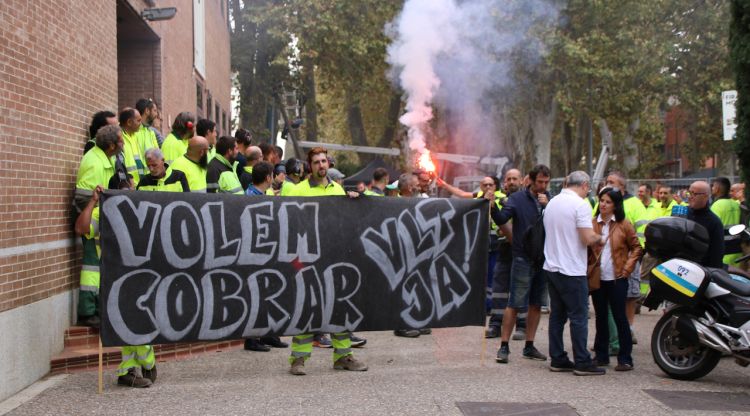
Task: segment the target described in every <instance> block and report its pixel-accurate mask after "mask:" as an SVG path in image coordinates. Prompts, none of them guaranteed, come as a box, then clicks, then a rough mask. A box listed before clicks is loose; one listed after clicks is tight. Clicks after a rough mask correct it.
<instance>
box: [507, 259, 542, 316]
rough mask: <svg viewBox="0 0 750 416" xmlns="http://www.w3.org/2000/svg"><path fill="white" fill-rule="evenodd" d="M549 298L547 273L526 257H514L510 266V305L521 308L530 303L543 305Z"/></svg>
mask: <svg viewBox="0 0 750 416" xmlns="http://www.w3.org/2000/svg"><path fill="white" fill-rule="evenodd" d="M546 299H547V275H546V273H545V271H544V270H542V268H541V267H534V266H532V265H531V262H530V261H529V260H528V259H527V258H525V257H513V265H512V266H510V297H509V300H508V306H510V307H511V308H513V309H521V308H525V307H528V306H529V305H534V306H543V305H545V304H546V302H545V301H546Z"/></svg>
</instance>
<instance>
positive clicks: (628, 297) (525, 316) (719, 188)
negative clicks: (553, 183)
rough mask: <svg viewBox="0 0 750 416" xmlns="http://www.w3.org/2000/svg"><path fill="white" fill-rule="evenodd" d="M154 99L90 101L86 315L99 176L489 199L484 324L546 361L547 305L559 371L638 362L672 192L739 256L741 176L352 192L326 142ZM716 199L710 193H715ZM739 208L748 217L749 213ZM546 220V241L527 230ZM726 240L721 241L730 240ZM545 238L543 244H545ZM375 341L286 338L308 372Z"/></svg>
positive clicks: (139, 182)
mask: <svg viewBox="0 0 750 416" xmlns="http://www.w3.org/2000/svg"><path fill="white" fill-rule="evenodd" d="M158 114H159V113H158V108H157V106H156V103H154V102H153V101H152V100H150V99H141V100H138V102H137V103H136V105H135V106H134V107H132V108H131V107H127V108H124V109H122V110H121V111H120V112H119V114H117V115H116V114H114V113H112V112H108V111H102V112H99V113H96V114H95V115H94V117H93V118H92V122H91V126H90V128H89V134H90V136H91V137H90V140H89V141H88V142H87V143H86V146H85V148H84V155H83V158H82V160H81V163H80V167H79V170H78V175H77V180H76V188H75V205H76V207H77V220H76V225H75V229H76V232H77V233H78V234H80V235H81V236H82V237H83V267H82V270H81V277H80V292H79V303H78V316H79V322H80V324H82V325H87V326H93V327H97V326H98V325H99V324H100V319H99V311H98V304H99V299H98V295H99V257H100V254H101V253H100V246H99V244H98V238H99V236H98V207H97V203H98V199H99V193H100V192H101V191H102V190H103V189H106V188H108V189H129V190H137V191H162V192H208V193H214V192H219V193H231V194H245V195H248V196H253V195H269V196H299V197H304V196H328V195H349V196H350V197H358V196H359V195H366V196H368V197H370V196H372V197H381V196H386V197H387V196H391V197H422V198H425V197H430V196H433V195H434V194H435V193H436V192H435V191H436V190H440V189H442V190H443V192H444V193H448V194H451V195H453V196H454V197H459V198H483V199H486V200H488V201H489V204H490V206H491V210H490V212H491V217H492V221H491V226H490V229H489V230H488V233H489V246H488V254H489V255H488V260H489V261H488V269H487V285H488V288H487V309H488V312H489V315H490V317H489V323H488V327H487V329H486V333H485V336H486V337H487V338H498V337H499V338H500V341H501V345H500V348H499V350H498V352H497V358H496V360H497V362H499V363H508V362H509V361H510V344H509V341H510V340H511V339H512V340H524V341H525V344H524V347H523V350H522V357H524V358H527V359H532V360H539V361H546V360H547V356H546V355H545V354H543V353H542V352H541V351H539V350H538V349H537V348H536V347H535V345H534V340H535V336H536V332H537V328H538V326H539V322H540V318H541V315H542V311H543V310H545V309H548V310H549V312H550V318H549V319H550V325H549V340H550V347H549V354H550V356H551V363H550V369H551V370H552V371H573V372H575V374H577V375H597V374H604V372H605V371H604V370H603V369H602V368H601V367H603V366H606V365H608V364H609V357H610V356H617V366H616V367H615V370H617V371H628V370H632V369H633V366H634V363H633V359H632V354H631V352H632V345H633V344H635V343H636V342H637V340H636V338H635V336H634V334H633V320H634V318H635V311H636V306H637V304H636V302H637V300H638V299H639V298H640V297H641V291H642V290H641V270H640V269H641V267H640V264H641V258H642V256H643V252H644V251H643V244H644V238H643V236H644V230H645V227H646V226H647V224H648V223H649V222H650V221H652V220H653V219H656V218H659V217H662V216H669V215H672V214H673V211H675V207H676V206H687V207H688V218H690V219H693V220H695V221H697V222H699V223H701V224H703V225H704V226H706V227H707V229H708V230H709V233H710V235H711V250H709V253H708V254H707V255H706V258H705V259H701V264H704V265H706V266H711V267H721V266H722V264H732V262H733V261H734V259H736V258H737V256H738V255H739V254H737V253H741V248H740V245H739V240H738V239H736V238H735V237H734V236H729V235H727V233H725V229H726V228H728V226H730V225H733V224H738V223H741V222H744V223H746V222H747V219H746V216H747V208H746V204H745V203H744V199H743V198H744V184H734V185H732V184H731V183H730V182H729V180H728V179H726V178H716V179H714V180H713V182H712V183H711V185H709V184H708V183H706V182H702V181H698V182H695V183H693V184H692V185H691V186H690V188H689V190H688V191H686V192H677V193H673V192H672V190H671V189H670V188H669V187H668V186H659V187H657V188H656V191H655V192H654V189H653V188H652V187H651V185H649V184H641V185H640V186H639V187H638V194H637V196H635V195H631V194H630V193H628V192H627V180H626V178H625V176H624V175H623V174H622V173H621V172H616V171H615V172H611V173H609V175H608V176H607V178H606V181H604V182H603V183H601V184H599V185H598V186H597V189H596V192H595V193H593V195H590V194H591V193H592V192H591V191H592V184H591V179H590V178H589V176H588V175H587V174H586V173H584V172H580V171H578V172H573V173H571V174H570V175H568V176H567V177H566V180H565V184H564V189H563V190H562V191H561V192H560V194H559V195H557V196H555V197H552V195H551V194H550V193H549V191H548V188H549V184H550V179H551V172H550V169H549V168H548V167H547V166H544V165H538V166H535V167H533V168H532V169H531V170H530V171H529V172H528V174H527V175H525V176H524V175H523V174H522V172H521V171H519V170H518V169H508V170H507V171H506V172H505V173H504V175H503V176H502V178H497V177H493V176H487V177H485V178H483V179H482V180H481V181H480V183H479V190H478V191H477V192H468V191H464V190H462V189H459V188H456V187H454V186H451V185H449V184H448V183H446V182H445V181H443V180H442V179H440V178H437V177H435V176H434V175H433V174H431V173H430V172H426V171H421V170H416V171H413V172H406V173H403V174H401V175H400V176H399V177H398V179H397V180H395V181H393V182H391V178H390V175H389V173H388V171H387V170H386V169H384V168H379V169H376V170H375V171H374V173H373V178H372V181H371V182H370V183H364V182H361V183H358V184H357V186H356V189H353V190H352V191H349V192H347V191H346V190H345V189H344V187H343V186H342V180H343V179H344V174H343V173H341V172H340V171H338V170H337V169H336V168H335V167H334V164H335V161H334V160H333V158H332V157H331V156H330V155H328V153H327V151H326V150H325V149H323V148H319V147H318V148H313V149H311V150H310V151H309V153H308V155H307V159H306V160H300V159H297V158H293V157H292V158H288V159H286V160H283V150H282V149H281V148H279V147H277V146H273V145H270V144H268V143H263V142H261V143H257V142H254V139H253V137H252V134H251V133H250V132H249V131H247V130H245V129H238V130H237V131H236V133H235V134H234V136H228V135H225V136H218V134H217V131H216V124H215V123H214V122H213V121H211V120H207V119H198V120H196V117H195V116H194V115H193V114H192V113H190V112H182V113H180V114H179V115H178V116H177V117H176V118H175V120H174V122H173V124H172V126H171V131H170V132H169V134H167V135H166V137H164V136H162V134H161V132H160V131H159V129H158V128H157V126H155V125H154V124H156V123H157V121H158V120H159V117H158ZM709 202H710V203H709ZM741 216H742V217H743V218H742V219H741ZM535 228H543V229H544V231H545V233H546V238H545V239H544V241H543V248H541V247H538V244H540V243H539V242H538V241H534V239H533V236H532V237H529V235H530V234H533V233H529V232H527V230H530V229H535ZM725 242H726V247H725ZM534 250H536V251H537V252H540V251H543V253H544V258H543V259H542V260H540V259H539V256H538V255H536V254H538V253H534ZM589 295H591V299H592V303H593V306H594V310H595V314H596V336H595V341H594V346H593V351H594V358H593V359H592V358H591V356H590V354H589V352H588V349H587V342H588V340H587V336H588V334H587V331H588V309H589V303H588V298H589ZM567 320H569V321H570V330H571V334H572V337H571V338H572V340H573V360H572V361H571V360H570V359H569V358H568V355H567V353H566V352H565V349H564V346H563V341H562V332H563V326H564V324H565V322H566V321H567ZM394 333H395V335H397V336H404V337H419V336H420V335H425V334H429V333H430V330H429V329H421V330H417V329H410V328H405V329H399V330H396V331H394ZM366 342H367V341H366V340H365V339H364V338H361V337H358V336H356V335H355V334H353V333H350V332H343V333H336V334H330V337H329V335H328V334H302V335H297V336H294V337H293V338H292V342H291V356H290V358H289V363H290V370H289V371H290V373H291V374H295V375H304V374H305V368H304V364H305V361H306V360H307V359H309V357H310V356H311V354H312V350H313V347H320V348H332V349H333V360H334V368H336V369H343V370H351V371H364V370H367V365H366V364H364V363H363V362H362V361H360V360H358V359H356V358H354V356H353V354H352V350H351V349H352V347H360V346H363V345H364V344H365V343H366ZM272 347H276V348H287V347H289V345H288V344H287V343H285V342H283V341H282V340H281V339H280V338H279V337H275V336H269V337H262V338H250V339H247V340H246V341H245V348H246V349H247V350H252V351H269V350H270V348H272ZM122 353H123V359H122V363H121V365H120V367H119V368H118V372H117V373H118V384H120V385H124V386H131V387H148V386H150V385H151V384H152V383H153V382H154V381H155V380H156V366H155V359H154V353H153V348H152V347H151V346H148V345H144V346H131V347H125V348H123V352H122Z"/></svg>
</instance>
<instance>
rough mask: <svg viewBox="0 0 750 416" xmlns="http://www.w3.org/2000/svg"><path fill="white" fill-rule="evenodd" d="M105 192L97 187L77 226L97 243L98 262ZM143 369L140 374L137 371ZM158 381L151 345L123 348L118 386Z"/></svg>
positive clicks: (137, 385)
mask: <svg viewBox="0 0 750 416" xmlns="http://www.w3.org/2000/svg"><path fill="white" fill-rule="evenodd" d="M102 191H103V188H102V187H101V186H97V187H96V189H95V191H94V194H93V197H92V198H91V200H90V201H89V203H88V204H87V205H86V207H85V208H84V209H83V211H82V212H81V215H79V216H78V219H77V220H76V224H75V231H76V234H78V235H81V236H84V237H86V238H88V239H91V240H93V241H95V244H96V259H97V262H99V260H100V259H101V243H100V240H99V206H98V204H99V194H100V193H101V192H102ZM137 368H140V369H141V374H138V373H137V371H136V369H137ZM154 381H156V357H155V356H154V349H153V348H152V347H151V346H150V345H139V346H127V347H122V362H121V363H120V366H119V367H118V369H117V384H119V385H121V386H128V387H150V386H151V384H152V383H153V382H154Z"/></svg>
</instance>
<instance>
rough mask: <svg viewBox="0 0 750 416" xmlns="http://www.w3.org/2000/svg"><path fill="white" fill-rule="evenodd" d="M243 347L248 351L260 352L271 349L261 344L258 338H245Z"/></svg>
mask: <svg viewBox="0 0 750 416" xmlns="http://www.w3.org/2000/svg"><path fill="white" fill-rule="evenodd" d="M245 349H246V350H248V351H260V352H268V351H271V347H269V346H268V345H265V344H261V342H260V340H259V339H258V338H247V339H246V340H245Z"/></svg>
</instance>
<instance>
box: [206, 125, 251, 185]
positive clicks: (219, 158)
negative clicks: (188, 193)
mask: <svg viewBox="0 0 750 416" xmlns="http://www.w3.org/2000/svg"><path fill="white" fill-rule="evenodd" d="M207 142H208V141H207ZM236 157H237V140H236V139H235V138H234V137H232V136H221V137H220V138H219V140H218V141H217V142H216V156H214V158H213V160H211V161H210V162H209V163H208V169H207V170H206V188H207V189H208V192H209V193H216V192H220V193H229V194H235V195H242V194H243V193H244V192H243V190H242V184H240V179H239V178H238V177H237V173H235V171H234V160H235V158H236Z"/></svg>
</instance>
